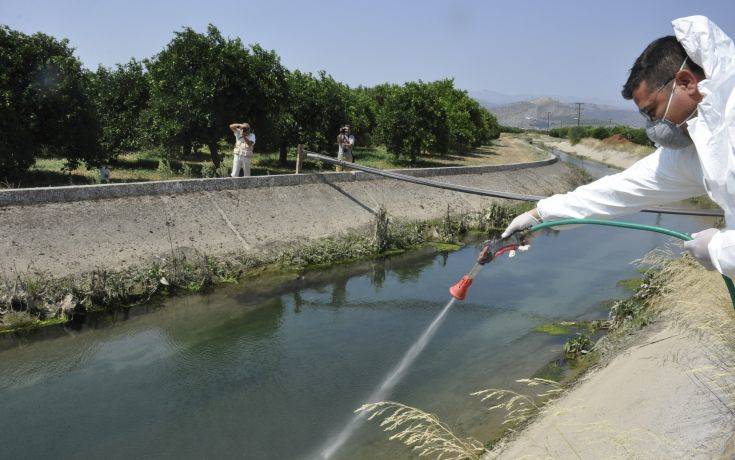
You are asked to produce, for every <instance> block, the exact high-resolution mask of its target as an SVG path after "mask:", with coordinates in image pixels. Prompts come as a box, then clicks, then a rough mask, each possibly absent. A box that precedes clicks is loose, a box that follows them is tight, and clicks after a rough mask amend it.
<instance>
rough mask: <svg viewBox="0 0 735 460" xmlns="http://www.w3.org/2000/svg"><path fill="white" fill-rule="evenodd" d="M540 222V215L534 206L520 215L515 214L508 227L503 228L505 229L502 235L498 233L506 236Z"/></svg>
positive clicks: (502, 236) (503, 236)
mask: <svg viewBox="0 0 735 460" xmlns="http://www.w3.org/2000/svg"><path fill="white" fill-rule="evenodd" d="M540 223H541V216H540V215H539V213H538V211H537V210H536V208H534V209H532V210H530V211H528V212H524V213H523V214H521V215H520V216H517V217H516V218H515V219H513V221H511V223H510V225H508V228H506V229H505V231H504V232H503V234H502V235H500V237H501V238H508V237H509V236H510V235H512V234H513V233H515V232H520V231H523V230H526V229H528V228H531V227H533V226H534V225H537V224H540Z"/></svg>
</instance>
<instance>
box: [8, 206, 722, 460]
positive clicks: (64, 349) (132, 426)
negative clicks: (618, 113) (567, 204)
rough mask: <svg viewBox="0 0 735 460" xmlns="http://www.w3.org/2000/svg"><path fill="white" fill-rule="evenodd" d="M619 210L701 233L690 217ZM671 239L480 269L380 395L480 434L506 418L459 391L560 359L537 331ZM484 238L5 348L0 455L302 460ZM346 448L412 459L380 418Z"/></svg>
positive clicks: (623, 239) (594, 246) (598, 241)
mask: <svg viewBox="0 0 735 460" xmlns="http://www.w3.org/2000/svg"><path fill="white" fill-rule="evenodd" d="M628 220H634V221H636V222H641V223H648V224H654V223H655V224H658V225H662V226H665V227H670V228H673V229H677V230H680V231H687V232H691V231H694V230H697V229H700V228H705V227H706V226H709V220H708V219H705V218H692V217H684V216H656V215H642V214H640V215H635V216H632V217H631V218H630V219H628ZM665 241H667V240H666V238H665V237H663V236H661V235H657V234H647V233H641V232H631V231H626V230H620V229H609V228H602V227H594V228H578V229H574V230H569V231H564V232H560V233H556V234H551V235H545V236H540V237H538V238H536V239H535V240H534V246H533V248H532V250H531V251H529V252H528V253H523V254H520V255H519V256H518V257H516V258H514V259H510V260H508V259H503V260H500V261H496V262H494V263H492V264H491V265H489V266H488V267H486V268H485V270H483V271H482V272H481V273H480V275H479V276H478V278H477V279H476V281H475V283H474V285H473V287H472V290H471V291H470V293H469V295H468V298H467V300H466V301H465V302H463V303H460V304H457V305H455V306H454V308H453V309H452V310H451V311H450V312H449V313H448V315H447V317H446V319H445V322H444V323H443V324H442V325H441V327H439V328H438V329H437V331H436V335H435V336H434V338H433V340H432V341H431V342H429V343H428V345H427V346H426V349H425V350H424V353H423V354H422V355H420V356H419V357H418V359H417V360H416V362H415V364H414V365H413V366H412V367H411V368H409V369H408V372H407V373H406V376H405V378H404V379H403V380H402V381H400V382H398V383H397V385H396V387H395V389H394V391H393V393H392V395H390V396H389V397H390V398H391V399H393V400H398V401H401V402H404V403H406V404H410V405H414V406H417V407H421V408H423V409H426V410H428V411H431V412H434V413H436V414H437V415H439V417H440V418H441V419H443V420H445V421H447V422H448V423H449V424H450V425H452V426H453V427H455V428H456V429H457V430H458V431H459V432H461V433H463V434H465V435H471V436H474V437H476V438H478V439H488V438H489V437H491V436H492V435H493V434H494V433H495V432H497V430H498V427H499V420H497V419H496V418H494V417H496V416H495V415H494V414H488V413H487V412H486V411H483V410H482V409H481V406H480V404H479V403H478V402H477V401H476V400H473V399H472V398H470V397H469V396H468V395H469V393H471V392H473V391H476V390H479V389H483V388H488V387H506V388H514V387H515V386H516V384H515V382H514V381H515V380H516V379H518V378H522V377H527V376H530V375H532V374H533V373H534V372H536V371H537V370H538V369H539V368H541V367H543V366H544V365H545V364H546V363H547V362H548V361H549V360H551V359H554V358H555V357H556V356H557V354H558V353H559V350H560V346H561V344H562V343H563V341H564V338H563V337H551V336H546V335H543V334H537V333H533V332H531V330H532V329H533V328H534V327H535V326H538V325H540V324H543V323H546V322H550V321H554V320H559V319H569V320H574V319H591V318H602V317H605V316H606V314H607V312H606V310H605V308H604V307H603V305H602V303H603V302H604V301H606V300H608V299H611V298H615V297H620V296H623V295H625V293H624V292H623V291H622V289H621V288H619V287H617V286H616V284H615V283H616V281H617V280H620V279H623V278H629V277H633V276H635V275H636V268H635V266H633V265H631V264H630V261H632V260H634V259H636V258H638V257H640V256H641V255H642V254H644V253H645V252H646V251H648V250H650V249H652V248H654V247H656V246H660V245H662V244H664V242H665ZM478 249H479V243H470V244H469V245H468V246H467V247H466V248H464V249H462V250H460V251H456V252H453V253H448V254H435V253H433V252H431V251H418V252H414V253H411V254H405V255H401V256H396V257H391V258H388V259H386V260H377V261H371V262H368V263H361V264H355V265H351V266H340V267H336V268H334V269H330V270H323V271H316V272H312V273H309V274H307V275H305V276H303V277H298V278H294V279H289V280H285V281H283V280H281V281H280V282H279V283H275V284H271V283H269V282H267V281H266V280H252V281H247V282H244V283H242V284H240V285H233V286H228V287H224V288H222V289H218V290H217V291H216V292H214V293H212V294H209V295H198V296H188V297H181V298H175V299H172V300H170V301H168V302H166V305H164V306H163V308H161V306H156V305H151V306H149V307H147V308H144V309H135V310H132V314H131V315H130V317H128V318H125V319H124V318H119V319H118V320H117V321H115V322H114V323H113V324H99V325H98V326H97V327H89V328H86V329H85V330H82V331H80V332H75V333H72V334H70V335H67V336H65V337H62V338H59V339H56V340H48V341H40V342H36V343H31V344H27V345H24V346H22V347H18V348H14V349H10V350H6V351H3V352H0V362H2V368H3V372H2V373H0V414H2V416H3V421H4V423H3V427H2V429H0V458H21V457H32V458H50V457H53V458H80V457H91V458H99V457H106V458H131V457H133V458H138V457H147V458H151V457H156V458H158V457H167V458H174V457H175V458H202V457H210V458H212V457H217V458H219V457H224V458H233V457H234V458H243V457H245V458H274V459H283V458H299V457H302V456H303V455H306V454H308V453H311V452H313V451H314V450H315V449H318V448H319V447H320V446H321V445H322V444H323V443H324V442H325V440H326V439H327V436H328V435H329V434H331V433H334V432H336V431H339V429H340V428H341V427H342V426H343V425H344V423H345V422H346V421H347V420H349V417H350V414H351V413H352V411H353V410H354V409H356V408H357V407H358V406H359V405H360V404H361V403H362V402H363V401H364V399H365V398H367V397H368V396H369V395H370V394H371V392H372V391H373V390H374V389H375V388H376V386H377V385H379V384H380V382H381V380H382V379H383V377H384V376H385V375H386V374H387V373H388V372H389V371H390V370H391V369H393V368H394V367H395V366H396V364H397V362H398V360H399V359H400V357H401V356H403V355H404V353H405V352H406V350H407V349H408V348H409V347H410V346H411V344H413V343H414V342H415V340H416V339H417V337H418V336H419V335H420V334H421V333H422V332H423V331H424V330H425V329H426V327H427V325H428V324H429V323H430V322H431V321H432V320H433V319H434V318H435V317H436V315H437V314H438V313H439V311H440V310H441V309H442V307H444V305H445V302H446V300H447V289H448V287H449V286H450V285H451V284H452V283H454V282H455V281H456V280H457V279H458V278H459V277H461V276H462V275H463V274H464V273H465V272H466V271H467V270H468V269H469V268H470V267H471V265H472V263H473V260H474V258H475V256H476V253H477V250H478ZM340 454H341V455H342V456H343V457H344V458H376V457H377V458H397V457H398V458H401V457H406V456H407V452H406V451H405V450H404V449H403V448H402V447H401V446H398V445H397V444H395V443H389V442H387V441H386V440H385V435H384V434H382V433H380V432H379V431H378V430H377V428H376V427H375V426H374V424H366V425H364V426H362V427H361V428H360V429H359V430H358V431H357V432H356V434H355V436H354V437H352V438H351V439H350V440H349V442H348V443H347V444H346V446H345V448H344V449H342V450H341V451H340ZM338 456H339V455H338Z"/></svg>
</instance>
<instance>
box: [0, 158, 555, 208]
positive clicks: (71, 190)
mask: <svg viewBox="0 0 735 460" xmlns="http://www.w3.org/2000/svg"><path fill="white" fill-rule="evenodd" d="M558 160H559V159H558V158H557V157H556V156H554V155H551V156H550V157H549V158H547V159H545V160H540V161H533V162H528V163H512V164H505V165H486V166H449V167H440V168H416V169H393V170H391V171H393V172H398V173H401V174H406V175H410V176H414V177H436V176H455V175H462V174H483V173H490V172H498V171H513V170H519V169H527V168H538V167H541V166H548V165H551V164H554V163H556V162H557V161H558ZM379 179H381V177H380V176H376V175H375V174H370V173H366V172H362V171H355V172H322V173H303V174H298V175H297V174H278V175H272V176H252V177H239V178H231V177H223V178H211V179H183V180H169V181H151V182H128V183H120V184H97V185H70V186H62V187H37V188H19V189H5V190H0V207H5V206H27V205H36V204H45V203H63V202H72V201H86V200H104V199H113V198H125V197H134V196H145V195H175V194H181V193H196V192H207V191H222V190H239V189H250V188H261V187H287V186H293V185H303V184H314V183H323V182H353V181H370V180H379Z"/></svg>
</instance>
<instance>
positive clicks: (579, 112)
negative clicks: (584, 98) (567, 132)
mask: <svg viewBox="0 0 735 460" xmlns="http://www.w3.org/2000/svg"><path fill="white" fill-rule="evenodd" d="M575 104H576V105H577V126H579V125H580V123H581V121H582V104H584V102H575Z"/></svg>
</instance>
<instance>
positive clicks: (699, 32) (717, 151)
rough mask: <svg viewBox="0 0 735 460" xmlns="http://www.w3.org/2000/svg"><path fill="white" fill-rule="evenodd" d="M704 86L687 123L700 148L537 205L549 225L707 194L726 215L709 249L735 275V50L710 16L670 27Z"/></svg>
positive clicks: (663, 154)
mask: <svg viewBox="0 0 735 460" xmlns="http://www.w3.org/2000/svg"><path fill="white" fill-rule="evenodd" d="M672 25H673V26H674V33H675V35H676V38H677V40H679V42H680V43H681V44H682V46H683V47H684V49H685V50H686V52H687V55H688V56H689V59H691V60H692V61H694V62H695V63H697V64H698V65H699V66H701V67H702V69H703V70H704V73H705V77H706V79H705V80H702V81H701V82H699V85H698V88H699V91H700V93H701V94H702V96H703V99H702V101H701V102H700V103H699V106H698V112H697V117H696V118H692V119H691V120H689V121H688V122H687V129H688V131H689V135H690V136H691V138H692V140H693V141H694V144H693V145H691V146H689V147H687V148H685V149H680V150H674V149H667V148H658V149H657V150H656V151H655V152H653V153H652V154H651V155H649V156H647V157H646V158H643V159H642V160H640V161H638V162H637V163H635V164H634V165H633V166H631V167H630V168H628V169H626V170H625V171H623V172H620V173H618V174H614V175H612V176H606V177H603V178H602V179H599V180H597V181H595V182H593V183H591V184H587V185H583V186H581V187H579V188H577V189H576V190H574V191H572V192H569V193H565V194H560V195H554V196H552V197H549V198H546V199H543V200H541V201H539V202H538V206H537V208H538V212H539V214H540V216H541V218H542V219H543V220H544V221H551V220H558V219H566V218H586V217H598V218H605V217H613V216H618V215H621V214H628V213H630V212H632V211H638V210H640V209H643V208H647V207H650V206H653V205H662V204H666V203H670V202H672V201H678V200H682V199H686V198H691V197H694V196H699V195H703V194H705V193H707V195H709V197H710V198H711V199H712V200H713V201H714V202H716V203H717V204H718V205H720V207H721V208H722V209H723V210H724V212H725V222H726V227H725V229H724V230H722V231H720V232H718V233H717V234H716V235H715V236H714V237H713V238H712V240H711V241H710V243H709V253H710V257H711V259H712V263H713V264H714V265H715V267H716V268H717V270H718V271H719V272H720V273H722V274H725V275H728V276H730V277H735V45H733V41H732V40H731V39H730V37H728V36H727V35H725V33H724V32H723V31H722V30H721V29H720V28H719V27H717V25H716V24H715V23H713V22H712V21H710V20H709V19H707V18H706V17H704V16H690V17H686V18H681V19H677V20H675V21H673V22H672Z"/></svg>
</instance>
